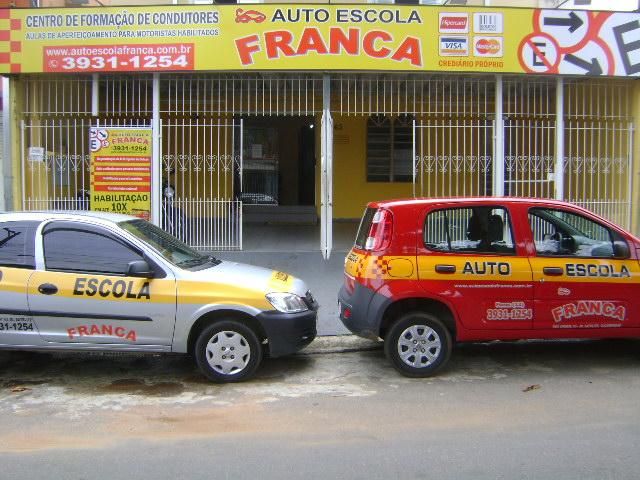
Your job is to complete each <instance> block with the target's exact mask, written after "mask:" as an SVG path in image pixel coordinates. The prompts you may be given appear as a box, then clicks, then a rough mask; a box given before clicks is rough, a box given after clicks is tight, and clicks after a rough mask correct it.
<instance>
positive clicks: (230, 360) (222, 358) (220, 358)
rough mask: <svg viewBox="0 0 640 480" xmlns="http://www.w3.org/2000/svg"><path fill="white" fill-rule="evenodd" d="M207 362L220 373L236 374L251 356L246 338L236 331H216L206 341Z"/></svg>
mask: <svg viewBox="0 0 640 480" xmlns="http://www.w3.org/2000/svg"><path fill="white" fill-rule="evenodd" d="M206 357H207V362H209V365H210V366H211V368H213V369H214V370H215V371H216V372H218V373H220V374H222V375H236V374H238V373H240V372H241V371H242V370H244V369H245V368H246V366H247V365H248V364H249V359H250V358H251V347H249V342H247V339H246V338H244V337H243V336H242V335H240V334H239V333H238V332H232V331H227V330H225V331H222V332H218V333H216V334H215V335H214V336H213V337H211V339H210V340H209V342H208V343H207V350H206Z"/></svg>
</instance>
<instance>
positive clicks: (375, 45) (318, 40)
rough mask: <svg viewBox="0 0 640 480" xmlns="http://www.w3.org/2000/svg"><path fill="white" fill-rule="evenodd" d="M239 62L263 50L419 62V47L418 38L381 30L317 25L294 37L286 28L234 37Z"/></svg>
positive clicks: (271, 57) (269, 54)
mask: <svg viewBox="0 0 640 480" xmlns="http://www.w3.org/2000/svg"><path fill="white" fill-rule="evenodd" d="M236 49H237V51H238V56H239V57H240V61H241V62H242V65H251V64H253V63H254V56H255V55H256V54H258V53H264V55H266V57H267V58H268V59H269V60H275V59H279V58H283V57H284V58H292V57H301V56H305V55H309V54H315V55H351V56H360V55H363V56H366V57H370V58H373V59H390V60H393V61H396V62H406V63H409V64H410V65H413V66H414V67H421V66H422V47H421V43H420V39H419V38H415V37H404V38H403V39H401V40H397V39H396V38H394V36H393V35H392V34H391V33H389V32H387V31H384V30H369V31H367V32H362V31H361V30H360V29H359V28H348V29H342V28H340V27H330V28H329V31H328V34H325V33H323V32H321V31H320V30H319V29H318V28H316V27H307V28H305V29H304V30H303V31H302V34H301V35H300V37H299V38H297V37H296V36H295V35H294V34H293V33H292V32H290V31H289V30H275V31H271V32H264V34H263V36H262V37H260V36H259V35H248V36H246V37H242V38H238V39H237V40H236Z"/></svg>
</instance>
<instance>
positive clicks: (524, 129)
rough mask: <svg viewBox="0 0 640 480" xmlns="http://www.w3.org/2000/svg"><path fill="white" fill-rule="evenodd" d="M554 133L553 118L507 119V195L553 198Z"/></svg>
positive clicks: (505, 146)
mask: <svg viewBox="0 0 640 480" xmlns="http://www.w3.org/2000/svg"><path fill="white" fill-rule="evenodd" d="M555 132H556V122H555V121H553V120H539V119H536V120H513V121H505V123H504V155H505V157H504V172H505V173H504V176H505V178H504V182H505V188H504V192H505V195H510V196H514V197H535V198H553V197H554V195H555V187H554V171H555V158H556V157H555V144H556V142H555Z"/></svg>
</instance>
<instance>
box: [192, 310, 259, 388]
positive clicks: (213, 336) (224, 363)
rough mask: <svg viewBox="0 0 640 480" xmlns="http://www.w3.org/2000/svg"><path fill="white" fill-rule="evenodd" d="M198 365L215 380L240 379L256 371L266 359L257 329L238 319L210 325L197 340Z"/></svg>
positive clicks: (233, 380)
mask: <svg viewBox="0 0 640 480" xmlns="http://www.w3.org/2000/svg"><path fill="white" fill-rule="evenodd" d="M195 357H196V362H197V364H198V367H200V370H201V371H202V373H204V374H205V375H206V376H207V378H209V379H210V380H213V381H214V382H239V381H242V380H246V379H247V378H249V377H250V376H251V375H253V374H254V373H255V371H256V369H257V368H258V366H259V365H260V361H261V360H262V346H261V345H260V340H259V339H258V337H257V335H256V334H255V332H254V331H253V330H252V329H251V328H249V327H248V326H246V325H244V324H242V323H240V322H237V321H235V320H225V321H222V322H216V323H214V324H212V325H209V326H208V327H206V328H205V329H204V330H203V331H202V332H201V333H200V335H199V336H198V339H197V341H196V344H195Z"/></svg>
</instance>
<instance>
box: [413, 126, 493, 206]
mask: <svg viewBox="0 0 640 480" xmlns="http://www.w3.org/2000/svg"><path fill="white" fill-rule="evenodd" d="M493 131H494V123H493V121H491V120H464V119H449V120H448V121H445V120H439V121H438V120H435V121H431V120H427V121H424V122H422V123H420V124H416V125H415V126H414V138H415V146H414V148H415V152H414V159H415V163H414V178H415V181H414V190H415V191H414V194H415V195H418V196H423V197H450V196H462V197H466V196H484V195H491V183H492V178H493V177H492V175H493Z"/></svg>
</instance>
